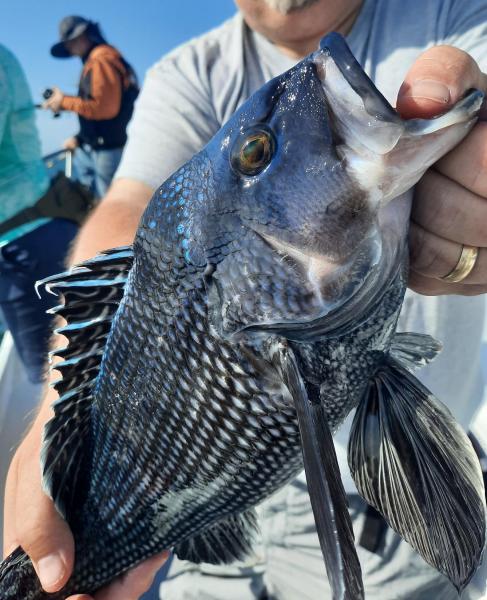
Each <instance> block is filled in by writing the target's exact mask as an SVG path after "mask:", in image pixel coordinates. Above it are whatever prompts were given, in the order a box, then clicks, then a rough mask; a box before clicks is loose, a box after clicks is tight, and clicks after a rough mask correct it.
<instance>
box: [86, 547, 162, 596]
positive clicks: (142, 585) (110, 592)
mask: <svg viewBox="0 0 487 600" xmlns="http://www.w3.org/2000/svg"><path fill="white" fill-rule="evenodd" d="M168 557H169V553H168V552H163V553H161V554H157V555H156V556H153V557H151V558H149V559H148V560H145V561H144V562H143V563H141V564H140V565H138V566H137V567H135V568H134V569H130V571H128V572H127V573H125V574H124V575H122V576H121V577H119V578H117V579H116V580H115V581H114V582H113V583H111V584H110V585H109V586H107V587H105V588H103V589H101V590H100V591H99V592H97V593H96V594H95V600H138V598H139V597H140V596H141V595H142V594H143V593H144V592H146V591H147V590H148V589H149V588H150V586H151V585H152V582H153V580H154V577H155V575H156V573H157V571H158V570H159V569H160V568H161V567H162V565H163V564H164V563H165V562H166V560H167V559H168Z"/></svg>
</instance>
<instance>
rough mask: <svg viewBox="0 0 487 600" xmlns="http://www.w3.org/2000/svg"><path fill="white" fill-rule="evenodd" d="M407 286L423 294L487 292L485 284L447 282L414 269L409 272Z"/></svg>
mask: <svg viewBox="0 0 487 600" xmlns="http://www.w3.org/2000/svg"><path fill="white" fill-rule="evenodd" d="M408 286H409V287H410V288H411V289H412V290H413V291H414V292H417V293H418V294H422V295H423V296H445V295H448V294H455V295H459V296H478V295H480V294H485V293H487V285H485V284H483V285H465V284H463V283H448V282H446V281H441V279H434V278H432V277H425V276H424V275H421V274H420V273H417V272H416V271H414V270H411V271H410V272H409V280H408Z"/></svg>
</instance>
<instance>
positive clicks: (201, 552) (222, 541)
mask: <svg viewBox="0 0 487 600" xmlns="http://www.w3.org/2000/svg"><path fill="white" fill-rule="evenodd" d="M257 531H258V524H257V515H256V513H255V510H254V509H250V510H248V511H246V512H244V513H242V514H239V515H231V516H229V517H226V518H225V519H222V520H221V521H218V522H217V523H216V524H214V525H212V526H211V527H209V528H208V529H205V530H204V531H203V532H201V533H199V534H198V535H196V536H194V537H192V538H190V539H188V540H186V541H184V542H182V543H181V544H178V545H177V546H176V547H175V548H174V552H175V554H176V555H177V557H178V558H180V559H181V560H189V561H191V562H194V563H201V562H205V563H210V564H213V565H219V564H228V563H231V562H233V561H235V560H243V559H245V558H246V557H247V556H248V555H249V554H250V553H251V552H252V542H253V537H254V534H255V533H256V532H257Z"/></svg>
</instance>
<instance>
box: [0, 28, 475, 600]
mask: <svg viewBox="0 0 487 600" xmlns="http://www.w3.org/2000/svg"><path fill="white" fill-rule="evenodd" d="M482 101H483V95H482V93H481V92H479V91H477V90H472V91H470V92H469V93H467V94H466V95H465V97H464V98H462V99H461V100H459V102H458V103H457V104H455V105H454V106H453V107H452V108H451V109H450V110H448V111H447V112H445V113H444V114H443V115H440V116H438V117H437V118H434V119H426V120H424V119H411V120H403V119H401V118H400V116H399V115H398V113H397V112H396V111H395V110H394V109H393V108H392V107H391V105H390V104H389V103H388V102H387V100H386V99H385V98H384V97H383V96H382V94H381V93H380V92H379V91H378V89H377V88H376V87H375V85H374V84H373V83H372V81H371V80H370V79H369V77H368V76H367V75H366V73H365V72H364V70H363V69H362V67H361V66H360V65H359V63H358V62H357V61H356V59H355V58H354V56H353V54H352V52H351V51H350V49H349V48H348V46H347V44H346V42H345V40H344V39H343V38H342V37H341V36H340V35H339V34H335V33H333V34H329V35H327V36H326V37H324V38H323V40H322V41H321V43H320V46H319V48H318V49H317V50H316V51H315V52H313V53H312V54H311V55H309V56H308V57H306V58H305V59H304V60H302V61H301V62H300V63H298V64H297V65H296V66H295V67H294V68H292V69H290V70H289V71H287V72H285V73H284V74H282V75H280V76H279V77H277V78H275V79H273V80H271V81H270V82H268V83H266V84H265V85H264V86H263V87H262V88H261V89H259V90H258V91H257V92H256V93H255V94H254V95H252V96H251V97H250V98H249V99H248V100H247V101H246V102H245V103H244V104H243V105H242V106H241V107H240V108H239V109H238V110H237V111H236V113H235V114H234V115H233V116H232V117H231V118H230V120H229V121H228V122H227V123H226V124H225V125H224V126H223V127H222V128H221V130H220V131H219V132H218V133H217V134H216V135H215V136H214V137H213V138H212V139H211V141H210V142H209V143H208V144H207V146H205V148H203V149H202V150H201V152H199V153H197V154H196V155H195V156H194V157H193V158H192V159H191V160H190V161H189V162H187V163H186V164H184V165H183V166H182V167H181V168H179V169H178V170H177V171H176V172H175V173H174V174H173V175H172V176H171V177H169V179H168V180H167V181H165V182H164V183H163V184H162V185H161V187H160V188H159V189H158V190H157V191H156V192H155V194H154V196H153V197H152V199H151V201H150V203H149V204H148V207H147V209H146V210H145V212H144V214H143V216H142V219H141V222H140V225H139V228H138V230H137V233H136V236H135V240H134V243H133V245H132V246H126V247H120V248H115V249H111V250H107V251H105V252H102V253H101V254H99V255H97V256H96V257H94V258H93V259H91V260H88V261H86V262H84V263H82V264H81V265H78V266H76V267H74V268H72V269H71V270H69V271H67V272H65V273H62V274H60V275H55V276H53V277H51V278H48V279H47V280H44V282H43V286H44V287H45V288H46V289H47V290H48V291H51V292H52V293H56V294H59V295H60V296H61V298H62V300H61V303H60V305H59V306H58V307H57V308H55V309H54V312H55V313H56V314H57V315H58V316H60V317H62V318H63V319H64V320H65V323H66V324H64V325H63V326H61V327H60V328H59V329H58V332H60V333H62V334H63V335H64V336H65V337H66V338H67V339H68V343H67V345H66V346H65V347H63V348H59V349H56V350H54V351H53V355H54V356H56V357H58V360H59V361H60V362H57V363H56V364H55V365H54V367H55V369H57V370H58V371H59V372H60V373H61V378H60V379H59V380H58V381H57V382H55V384H54V385H55V388H56V390H57V391H58V392H59V399H58V400H56V402H55V403H54V413H55V414H54V417H53V418H52V420H51V421H49V422H48V423H47V425H46V428H45V432H44V439H43V446H42V455H41V462H42V473H43V486H44V489H45V491H46V493H47V494H48V495H49V496H50V497H51V498H52V499H53V501H54V503H55V506H56V507H57V510H58V511H59V512H60V514H61V515H62V516H63V517H64V518H65V519H66V520H67V522H68V523H69V525H70V527H71V530H72V532H73V535H74V539H75V546H76V557H75V564H74V569H73V574H72V576H71V578H70V579H69V581H68V582H67V583H66V585H65V587H64V588H63V590H62V591H61V592H58V593H50V594H48V593H45V592H43V591H42V588H41V586H40V583H39V581H38V579H37V576H36V574H35V571H34V569H33V566H32V563H31V561H30V559H29V557H28V556H27V555H26V554H25V553H24V552H23V550H22V549H21V548H17V549H16V550H14V551H13V553H12V554H11V555H10V556H9V557H7V558H6V559H5V561H4V562H3V563H2V564H1V566H0V597H1V598H2V599H3V600H20V599H22V600H41V599H47V598H49V599H51V600H60V599H61V598H65V597H66V596H67V595H69V594H71V593H74V592H78V593H81V592H83V593H93V592H94V591H95V590H97V589H99V588H100V587H101V586H104V585H105V584H107V583H109V582H110V581H112V580H113V579H114V578H115V577H116V576H118V575H120V574H121V573H123V572H125V571H127V570H128V569H130V568H131V567H133V566H134V565H136V564H138V563H140V562H141V561H143V560H144V559H146V558H148V557H150V556H152V555H154V554H155V553H158V552H160V551H162V550H171V551H172V552H174V554H176V555H177V556H178V557H179V558H181V559H186V560H189V561H193V562H195V563H199V562H207V563H212V564H224V563H231V562H232V561H234V560H237V559H245V557H247V556H248V555H249V554H250V553H251V552H252V545H253V541H254V539H255V536H256V532H257V531H258V520H257V517H256V512H255V507H256V506H257V505H258V504H259V503H260V502H262V501H263V500H264V499H266V498H267V497H269V496H270V495H271V494H273V493H274V492H275V491H276V490H278V489H279V488H281V487H282V486H284V485H285V484H286V483H288V482H289V481H290V480H292V479H293V478H294V477H295V476H296V475H297V474H298V473H299V472H300V471H301V470H302V469H303V466H304V469H305V472H306V476H307V481H308V489H309V494H310V499H311V505H312V509H313V513H314V517H315V521H316V526H317V532H318V536H319V540H320V545H321V548H322V552H323V558H324V563H325V567H326V572H327V575H328V579H329V581H330V586H331V589H332V593H333V598H334V599H335V600H338V599H340V600H359V599H361V598H364V588H363V582H362V576H361V569H360V564H359V561H358V558H357V553H356V550H355V545H354V537H353V531H352V525H351V520H350V517H349V514H348V511H347V501H346V495H345V491H344V488H343V484H342V482H341V478H340V472H339V467H338V462H337V458H336V455H335V450H334V446H333V433H334V432H335V431H336V430H337V428H338V427H339V426H340V424H341V423H342V422H343V420H344V419H345V417H346V416H347V415H348V414H349V413H350V412H351V411H353V410H355V417H354V422H353V426H352V429H351V434H350V442H349V449H348V458H349V462H350V468H351V472H352V475H353V477H354V480H355V483H356V485H357V488H358V491H359V492H360V494H361V495H362V496H363V497H364V498H365V500H366V501H367V502H368V503H369V504H370V505H371V506H373V507H374V508H375V509H376V510H378V511H379V512H380V513H381V514H382V515H383V516H384V518H385V519H386V521H387V522H388V523H389V525H390V526H391V527H392V528H393V529H395V530H396V531H397V532H399V534H400V535H401V536H402V537H403V538H404V539H406V540H407V541H408V542H409V543H410V544H411V545H412V546H413V547H414V548H415V549H416V550H417V551H418V552H419V553H420V554H421V555H422V556H423V557H424V559H425V560H426V561H427V562H428V563H430V564H431V565H433V566H434V567H435V568H436V569H438V570H439V571H441V572H442V573H444V574H445V575H447V576H448V577H449V579H450V580H451V581H452V583H453V584H454V585H455V586H456V588H457V589H458V590H459V591H461V590H462V589H463V588H464V587H465V586H466V585H467V583H468V582H469V581H470V579H471V578H472V576H473V574H474V573H475V570H476V568H477V566H478V564H479V562H480V560H481V557H482V550H483V547H484V543H485V490H484V487H483V480H482V474H481V471H480V466H479V462H478V459H477V457H476V455H475V453H474V451H473V449H472V446H471V444H470V442H469V440H468V438H467V436H466V435H465V433H464V432H463V430H462V429H461V428H460V427H459V425H458V424H456V422H455V420H454V418H453V417H452V415H451V414H450V413H449V411H448V410H447V408H446V407H445V406H444V405H442V404H441V403H440V402H439V401H438V400H437V399H435V398H434V397H433V395H432V394H431V393H430V392H429V391H428V390H427V389H426V388H425V387H424V386H423V385H422V384H421V383H420V382H419V381H418V379H417V378H416V376H415V375H414V370H415V369H416V368H417V367H420V366H422V365H424V364H426V363H428V362H429V361H430V360H432V359H433V358H434V357H435V356H436V354H437V353H438V352H439V350H440V346H441V345H440V344H439V342H437V341H436V340H434V339H433V338H431V337H429V336H427V335H424V334H420V333H414V332H403V333H398V332H396V325H397V320H398V316H399V313H400V310H401V305H402V302H403V297H404V293H405V289H406V286H407V276H408V264H407V260H408V259H407V257H408V247H407V231H408V222H409V213H410V206H411V197H412V193H411V189H412V187H413V186H414V184H415V183H416V182H417V181H418V180H419V179H420V177H421V176H422V174H423V173H424V172H425V170H426V169H427V168H428V167H429V166H430V165H431V164H433V163H434V162H435V161H436V160H438V159H439V158H440V157H441V156H442V155H444V154H445V153H446V152H448V151H449V150H450V149H451V148H453V147H454V146H455V145H456V144H458V143H459V142H460V141H461V140H462V139H463V137H464V136H465V135H466V134H467V133H468V132H469V131H470V130H471V128H472V127H473V125H474V124H475V122H476V119H477V115H478V111H479V109H480V106H481V104H482Z"/></svg>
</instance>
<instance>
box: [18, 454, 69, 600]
mask: <svg viewBox="0 0 487 600" xmlns="http://www.w3.org/2000/svg"><path fill="white" fill-rule="evenodd" d="M24 455H25V456H24V460H23V462H22V477H19V478H18V484H17V494H16V513H15V514H16V522H15V527H16V536H17V539H18V540H19V542H20V545H21V546H22V548H23V549H24V550H25V552H26V553H27V554H28V555H29V557H30V558H31V560H32V563H33V565H34V568H35V570H36V572H37V575H38V577H39V579H40V581H41V584H42V587H43V588H44V590H45V591H46V592H56V591H58V590H60V589H61V588H62V587H63V586H64V584H65V583H66V581H67V580H68V579H69V576H70V574H71V571H72V569H73V562H74V541H73V536H72V534H71V531H70V529H69V527H68V525H67V524H66V522H65V521H64V520H63V519H62V517H61V516H60V515H59V513H58V512H57V510H56V509H55V507H54V504H53V502H52V500H51V499H50V498H48V496H46V494H45V493H44V492H43V490H42V486H41V478H40V468H39V452H38V449H32V448H30V447H29V446H26V448H25V449H24Z"/></svg>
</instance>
